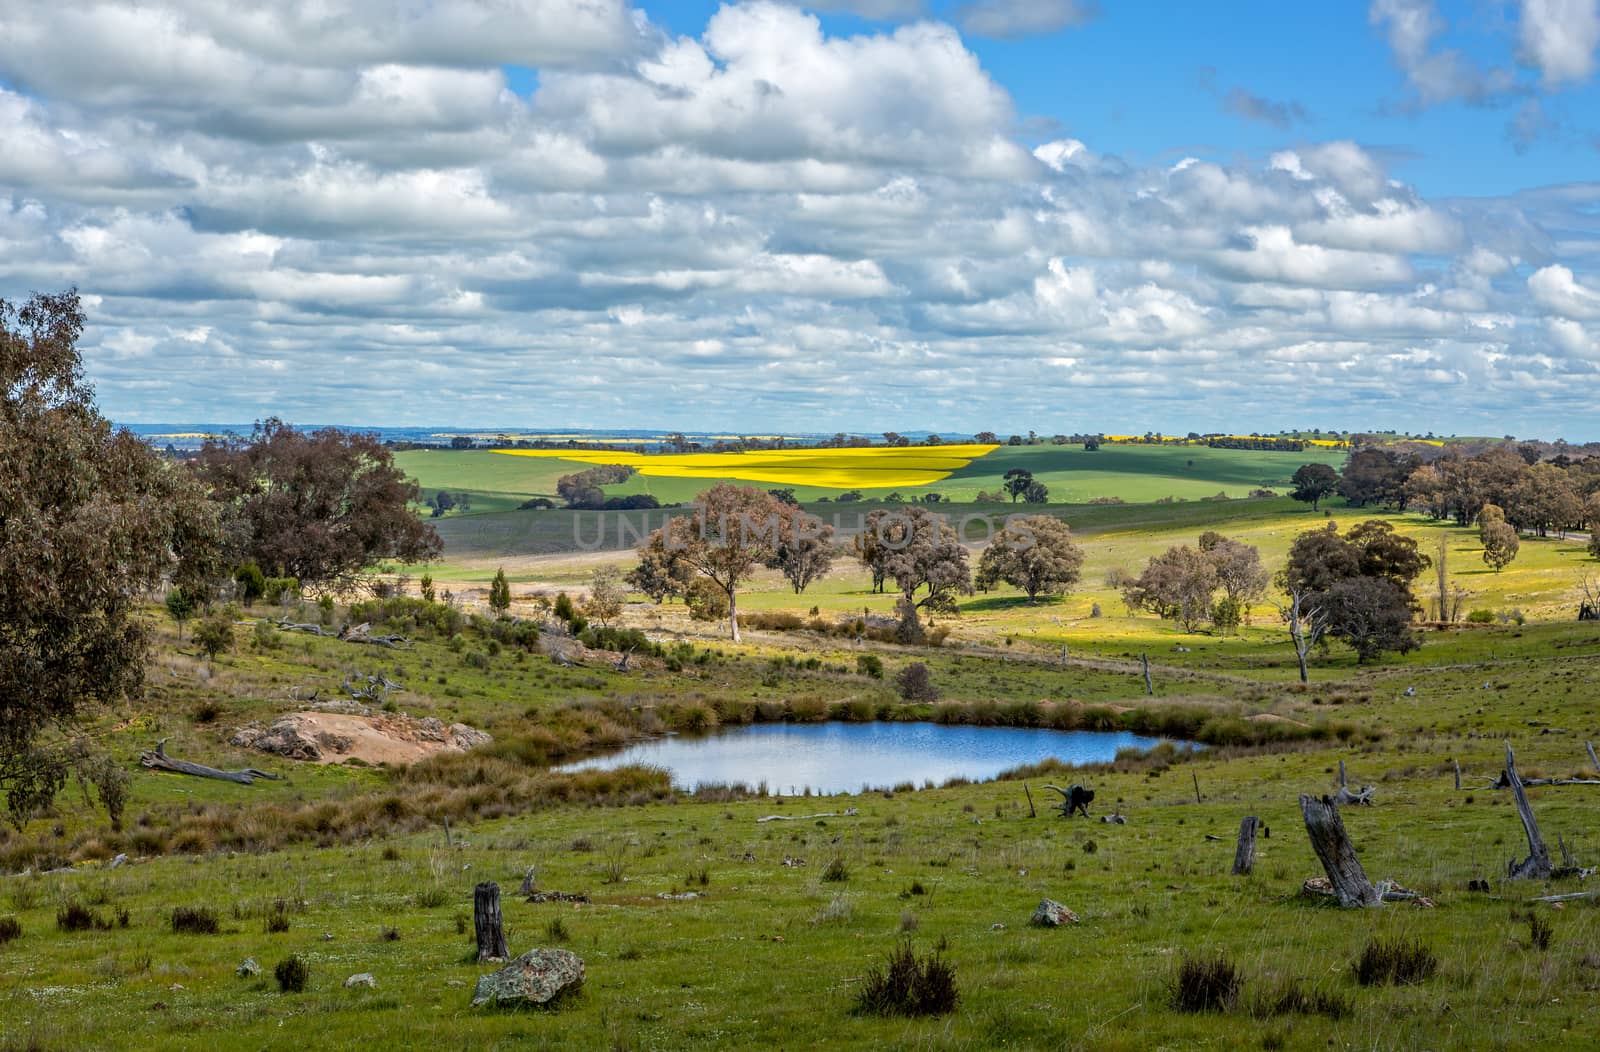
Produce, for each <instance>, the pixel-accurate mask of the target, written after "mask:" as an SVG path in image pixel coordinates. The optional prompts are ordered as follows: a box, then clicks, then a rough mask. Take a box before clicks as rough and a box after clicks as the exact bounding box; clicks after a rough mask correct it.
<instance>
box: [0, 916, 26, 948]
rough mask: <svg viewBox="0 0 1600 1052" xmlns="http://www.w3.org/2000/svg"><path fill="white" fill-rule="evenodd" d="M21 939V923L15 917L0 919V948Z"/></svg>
mask: <svg viewBox="0 0 1600 1052" xmlns="http://www.w3.org/2000/svg"><path fill="white" fill-rule="evenodd" d="M20 938H22V922H21V921H19V920H17V918H15V917H0V946H4V945H5V944H6V943H8V942H11V941H13V940H14V939H20Z"/></svg>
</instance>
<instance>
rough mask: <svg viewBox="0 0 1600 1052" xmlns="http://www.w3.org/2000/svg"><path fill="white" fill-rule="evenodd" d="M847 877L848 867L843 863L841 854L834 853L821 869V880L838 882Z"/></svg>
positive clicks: (830, 882)
mask: <svg viewBox="0 0 1600 1052" xmlns="http://www.w3.org/2000/svg"><path fill="white" fill-rule="evenodd" d="M849 879H850V867H849V866H848V865H846V864H845V860H844V856H843V855H834V856H833V857H832V858H830V859H829V860H828V864H827V866H825V867H824V868H823V870H822V880H823V881H824V882H826V883H829V884H839V883H843V882H844V881H846V880H849Z"/></svg>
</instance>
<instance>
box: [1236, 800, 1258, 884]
mask: <svg viewBox="0 0 1600 1052" xmlns="http://www.w3.org/2000/svg"><path fill="white" fill-rule="evenodd" d="M1260 825H1261V819H1259V818H1257V817H1256V816H1255V815H1246V816H1245V819H1244V821H1243V822H1240V823H1239V846H1238V847H1236V848H1234V851H1233V875H1234V876H1236V877H1248V876H1249V875H1250V871H1251V870H1252V869H1254V868H1255V865H1256V829H1257V827H1259V826H1260Z"/></svg>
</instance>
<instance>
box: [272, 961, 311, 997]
mask: <svg viewBox="0 0 1600 1052" xmlns="http://www.w3.org/2000/svg"><path fill="white" fill-rule="evenodd" d="M272 976H273V978H274V979H276V980H278V992H279V993H285V994H298V993H301V992H303V991H304V990H305V988H306V982H307V980H309V979H310V978H311V969H310V968H308V967H306V962H304V961H302V960H301V959H300V958H299V957H298V956H296V955H294V954H290V955H289V956H288V957H285V958H284V959H283V960H281V961H279V962H278V963H277V964H276V965H275V966H274V967H273V969H272Z"/></svg>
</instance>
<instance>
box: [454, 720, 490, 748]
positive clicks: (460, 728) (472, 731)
mask: <svg viewBox="0 0 1600 1052" xmlns="http://www.w3.org/2000/svg"><path fill="white" fill-rule="evenodd" d="M450 737H451V738H452V739H453V740H454V741H455V745H456V748H458V749H476V748H479V747H480V746H484V745H488V744H489V743H490V742H492V741H494V737H493V735H491V734H490V733H489V732H488V731H480V730H479V729H478V728H476V727H468V726H467V725H466V724H465V723H452V724H451V725H450Z"/></svg>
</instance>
